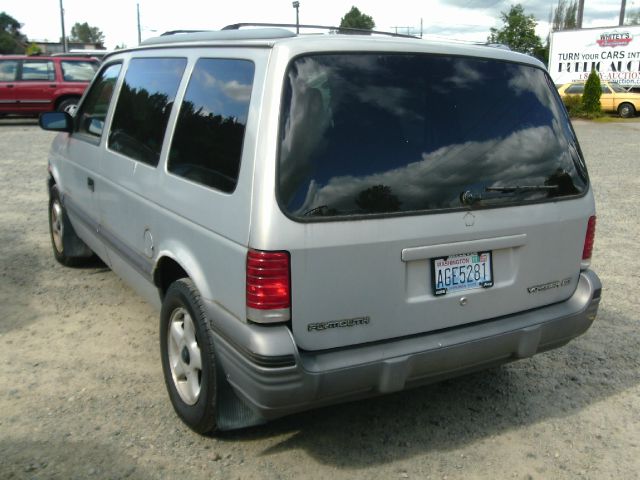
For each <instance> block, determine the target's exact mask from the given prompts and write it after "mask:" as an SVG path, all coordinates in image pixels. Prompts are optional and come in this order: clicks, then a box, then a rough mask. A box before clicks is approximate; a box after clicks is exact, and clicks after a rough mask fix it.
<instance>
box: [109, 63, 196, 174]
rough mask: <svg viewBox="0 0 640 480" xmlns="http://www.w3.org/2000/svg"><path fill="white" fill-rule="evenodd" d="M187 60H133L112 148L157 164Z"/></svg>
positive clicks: (118, 108)
mask: <svg viewBox="0 0 640 480" xmlns="http://www.w3.org/2000/svg"><path fill="white" fill-rule="evenodd" d="M186 64H187V60H186V59H184V58H136V59H133V60H131V63H130V64H129V68H128V69H127V73H126V74H125V77H124V83H123V85H122V88H121V90H120V96H119V97H118V103H117V104H116V111H115V113H114V116H113V122H112V125H111V132H110V134H109V148H110V149H111V150H113V151H116V152H119V153H122V154H123V155H126V156H128V157H130V158H133V159H134V160H138V161H140V162H144V163H147V164H149V165H152V166H156V165H157V164H158V160H159V158H160V150H161V149H162V142H163V140H164V132H165V129H166V127H167V122H168V121H169V115H170V114H171V107H172V106H173V102H174V100H175V97H176V92H177V91H178V85H179V84H180V80H181V79H182V74H183V72H184V68H185V66H186Z"/></svg>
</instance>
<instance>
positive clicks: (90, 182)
mask: <svg viewBox="0 0 640 480" xmlns="http://www.w3.org/2000/svg"><path fill="white" fill-rule="evenodd" d="M87 188H88V189H89V190H91V191H92V192H93V191H95V189H96V185H95V183H93V178H91V177H87Z"/></svg>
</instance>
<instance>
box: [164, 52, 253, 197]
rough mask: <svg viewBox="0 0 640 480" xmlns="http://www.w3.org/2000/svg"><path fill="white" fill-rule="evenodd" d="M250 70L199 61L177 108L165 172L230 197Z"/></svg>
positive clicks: (236, 63) (237, 63)
mask: <svg viewBox="0 0 640 480" xmlns="http://www.w3.org/2000/svg"><path fill="white" fill-rule="evenodd" d="M253 71H254V65H253V63H252V62H250V61H247V60H223V59H200V60H198V63H197V64H196V67H195V69H194V71H193V75H192V76H191V79H190V81H189V86H188V87H187V92H186V94H185V97H184V101H183V102H182V107H181V108H180V114H179V117H178V124H177V126H176V130H175V133H174V136H173V142H172V144H171V150H170V152H169V165H168V169H169V171H170V172H173V173H175V174H176V175H180V176H182V177H185V178H188V179H190V180H193V181H194V182H198V183H202V184H204V185H207V186H210V187H213V188H217V189H219V190H222V191H224V192H232V191H233V190H234V189H235V186H236V182H237V181H238V171H239V170H240V157H241V156H242V143H243V140H244V131H245V126H246V124H247V115H248V113H249V99H250V97H251V86H252V84H253Z"/></svg>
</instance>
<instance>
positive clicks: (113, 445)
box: [0, 119, 640, 480]
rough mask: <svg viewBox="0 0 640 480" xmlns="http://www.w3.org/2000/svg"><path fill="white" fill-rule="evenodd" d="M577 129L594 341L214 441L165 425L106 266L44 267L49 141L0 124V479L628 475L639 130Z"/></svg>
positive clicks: (152, 338)
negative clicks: (590, 237)
mask: <svg viewBox="0 0 640 480" xmlns="http://www.w3.org/2000/svg"><path fill="white" fill-rule="evenodd" d="M639 120H640V119H639ZM575 127H576V130H577V132H578V136H579V138H580V140H581V143H582V148H583V150H584V152H585V154H586V157H587V160H588V165H589V169H590V174H591V178H592V183H593V185H594V189H595V193H596V198H597V202H598V215H599V216H598V232H597V235H596V248H595V253H594V262H593V263H594V268H595V269H596V271H597V272H598V273H599V275H600V277H601V278H602V280H603V283H604V287H605V289H604V298H603V301H602V303H601V306H600V314H599V317H598V318H597V320H596V322H595V323H594V325H593V327H592V328H591V329H590V330H589V332H587V334H586V335H584V336H582V337H580V338H578V339H577V340H575V341H573V342H572V343H570V344H569V345H567V346H566V347H564V348H562V349H560V350H556V351H552V352H548V353H545V354H541V355H538V356H536V357H535V358H532V359H527V360H523V361H520V362H516V363H513V364H510V365H507V366H504V367H501V368H497V369H493V370H489V371H486V372H482V373H478V374H474V375H471V376H467V377H464V378H459V379H455V380H450V381H446V382H444V383H440V384H437V385H431V386H428V387H424V388H420V389H417V390H412V391H407V392H403V393H399V394H394V395H390V396H386V397H380V398H376V399H373V400H368V401H362V402H356V403H351V404H346V405H340V406H336V407H330V408H325V409H321V410H316V411H312V412H308V413H304V414H299V415H295V416H292V417H289V418H285V419H282V420H279V421H276V422H273V423H271V424H268V425H266V426H262V427H259V428H252V429H248V430H244V431H240V432H233V433H227V434H225V435H223V436H221V437H218V438H211V437H202V436H199V435H197V434H195V433H193V432H191V431H190V430H188V429H187V428H186V427H184V426H183V425H182V424H181V422H180V421H179V420H178V418H177V417H176V416H175V415H174V413H173V410H172V408H171V405H170V403H169V400H168V397H167V395H166V393H165V387H164V383H163V379H162V372H161V366H160V358H159V353H158V345H157V342H158V340H157V318H158V315H157V313H156V312H155V311H154V310H153V309H152V308H151V307H150V306H148V305H147V304H146V303H145V302H144V301H143V300H142V299H141V298H140V297H138V296H137V295H136V294H135V293H133V291H132V290H131V289H129V288H128V287H127V286H126V285H124V284H123V283H122V282H121V281H120V280H119V279H118V278H117V277H116V276H115V275H114V274H113V273H111V272H110V271H109V270H108V269H106V268H104V266H101V265H94V266H93V268H85V269H68V268H64V267H62V266H60V265H58V264H57V263H56V262H55V261H54V259H53V256H52V255H51V252H50V245H49V236H48V229H47V209H46V202H47V195H46V191H45V183H44V181H45V177H46V160H45V159H46V152H47V149H48V146H49V144H50V141H51V139H52V134H50V133H47V132H43V131H40V130H39V129H38V128H37V126H35V123H34V122H33V121H31V120H26V121H22V120H21V121H16V120H6V119H5V120H2V121H0V151H1V152H2V154H1V157H0V178H1V179H2V184H3V185H4V188H3V189H2V190H0V205H2V208H1V209H0V258H1V262H0V478H2V479H10V478H29V479H31V478H33V479H48V478H59V479H91V478H99V479H102V478H105V479H106V478H109V479H110V478H139V479H155V478H184V479H201V478H202V479H204V478H207V479H210V478H215V479H263V478H264V479H297V478H328V479H331V480H338V479H349V478H359V479H363V478H366V479H378V478H380V479H395V478H400V479H402V478H420V479H423V478H425V479H426V478H432V479H445V478H446V479H457V478H465V479H474V478H487V479H494V478H516V479H558V478H559V479H562V478H567V479H568V478H571V479H574V478H590V479H607V478H612V479H635V478H638V472H640V427H639V426H640V369H639V367H640V349H639V348H638V345H639V340H640V335H639V334H638V331H637V326H638V316H639V310H640V309H639V308H638V301H637V298H638V297H637V295H636V292H635V287H636V286H637V285H638V283H639V281H640V279H639V274H638V272H639V271H640V262H639V260H638V253H639V251H640V250H639V249H638V247H637V245H638V237H639V236H640V229H639V227H638V222H639V220H640V218H639V214H638V211H639V209H638V201H639V200H640V198H639V195H638V191H640V184H639V180H638V178H640V153H639V152H640V121H632V122H624V123H621V122H620V123H619V122H615V123H605V124H594V123H587V122H576V124H575Z"/></svg>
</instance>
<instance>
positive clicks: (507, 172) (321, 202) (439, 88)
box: [277, 53, 587, 220]
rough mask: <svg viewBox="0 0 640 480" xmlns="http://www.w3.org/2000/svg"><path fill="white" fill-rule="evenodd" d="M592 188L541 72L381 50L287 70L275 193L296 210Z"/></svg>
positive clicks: (297, 213)
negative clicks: (383, 51)
mask: <svg viewBox="0 0 640 480" xmlns="http://www.w3.org/2000/svg"><path fill="white" fill-rule="evenodd" d="M586 185H587V176H586V170H585V167H584V164H583V161H582V157H581V154H580V151H579V147H578V145H577V140H576V138H575V136H574V134H573V131H572V129H571V127H570V125H569V123H568V119H567V117H566V113H565V110H564V108H563V106H562V104H561V102H560V101H559V100H558V97H557V94H556V92H555V88H554V86H553V84H552V83H551V80H550V79H549V77H548V75H547V74H546V73H545V72H543V71H542V70H541V69H538V68H535V67H532V66H528V65H521V64H516V63H510V62H504V61H498V60H492V59H481V58H465V57H448V56H438V55H429V54H376V53H371V54H321V55H309V56H303V57H299V58H297V59H295V60H294V61H292V63H291V64H290V66H289V69H288V73H287V76H286V79H285V89H284V99H283V105H282V113H281V125H280V148H279V159H278V184H277V189H278V201H279V203H280V206H281V208H282V209H283V211H284V212H285V213H286V214H288V215H290V216H292V217H294V218H298V219H306V220H309V219H323V218H324V219H338V218H348V217H352V216H366V215H380V214H396V215H397V214H408V213H415V212H429V211H442V210H449V209H460V208H469V207H472V208H481V207H496V206H506V205H513V204H521V203H529V202H540V201H551V200H556V199H558V198H560V197H566V196H572V195H579V194H581V193H582V192H584V191H585V189H586ZM522 186H525V187H527V188H518V189H515V188H513V187H522Z"/></svg>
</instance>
